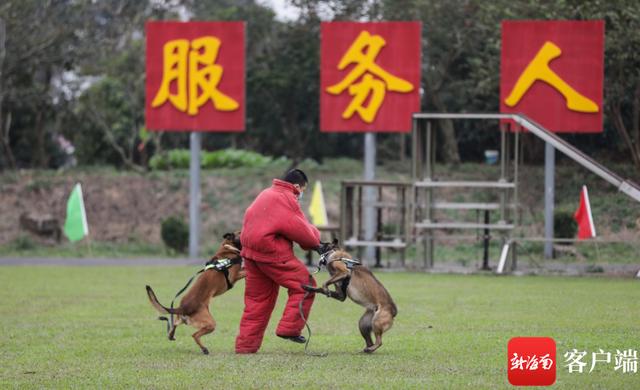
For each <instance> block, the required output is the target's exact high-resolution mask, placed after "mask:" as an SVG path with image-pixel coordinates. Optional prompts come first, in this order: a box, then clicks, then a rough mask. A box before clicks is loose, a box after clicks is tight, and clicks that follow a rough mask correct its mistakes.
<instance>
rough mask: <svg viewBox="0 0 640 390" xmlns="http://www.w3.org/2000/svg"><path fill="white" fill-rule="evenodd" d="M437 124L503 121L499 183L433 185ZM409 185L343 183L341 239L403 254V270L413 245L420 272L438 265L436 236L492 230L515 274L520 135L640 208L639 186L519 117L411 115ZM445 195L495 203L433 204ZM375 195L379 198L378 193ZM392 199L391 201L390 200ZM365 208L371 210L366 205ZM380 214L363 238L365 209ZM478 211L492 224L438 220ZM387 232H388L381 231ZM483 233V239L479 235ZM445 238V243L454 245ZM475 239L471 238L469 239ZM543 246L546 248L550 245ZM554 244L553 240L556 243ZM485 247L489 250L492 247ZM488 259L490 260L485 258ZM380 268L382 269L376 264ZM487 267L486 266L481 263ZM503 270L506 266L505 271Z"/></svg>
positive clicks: (486, 233)
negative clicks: (479, 196) (475, 194)
mask: <svg viewBox="0 0 640 390" xmlns="http://www.w3.org/2000/svg"><path fill="white" fill-rule="evenodd" d="M439 119H468V120H499V121H501V123H500V126H499V127H500V168H499V177H498V178H497V180H495V181H486V180H485V181H461V180H439V178H438V179H436V178H435V163H436V160H435V146H436V139H435V133H436V132H435V131H434V128H433V123H432V122H433V121H434V120H439ZM412 128H413V133H412V145H411V151H412V162H411V180H410V181H408V182H395V181H382V180H354V181H344V182H342V189H341V206H340V211H341V212H340V239H341V242H342V243H344V245H346V246H347V247H354V248H357V249H358V251H361V250H362V249H363V248H365V247H373V248H377V250H378V251H379V250H380V249H392V250H397V251H400V253H401V256H402V257H401V262H402V265H403V266H404V259H405V250H406V249H407V247H408V246H410V245H412V244H416V246H417V247H418V248H420V247H422V248H423V249H424V257H423V261H424V262H423V266H424V267H425V268H430V267H433V265H434V247H435V245H434V242H435V237H436V235H435V232H436V231H437V230H453V231H456V230H467V231H469V230H476V231H477V232H478V235H477V236H476V237H477V238H479V237H487V236H490V234H491V231H492V230H493V231H494V232H497V233H499V235H500V236H501V238H502V241H503V247H504V245H506V244H508V246H507V247H508V248H509V251H510V252H511V259H512V260H511V270H515V267H516V260H517V255H516V253H517V246H518V241H525V240H523V239H521V238H511V232H512V231H513V229H515V228H516V227H517V226H518V224H519V218H520V214H519V212H518V207H517V205H518V183H519V163H520V160H521V159H522V150H521V143H520V131H521V130H522V129H527V130H528V131H529V132H530V133H532V134H534V135H535V136H537V137H538V138H540V139H542V140H544V141H545V142H546V143H547V144H548V145H550V146H551V147H553V148H554V149H555V150H558V151H560V152H561V153H563V154H565V155H566V156H568V157H569V158H571V159H573V160H574V161H576V162H577V163H579V164H580V165H582V166H583V167H585V168H587V169H588V170H589V171H591V172H593V173H595V174H596V175H598V176H600V177H601V178H603V179H604V180H606V181H607V182H609V183H611V184H612V185H614V186H615V187H616V188H617V189H618V190H619V191H621V192H623V193H624V194H626V195H627V196H629V197H631V198H632V199H635V200H636V201H638V202H640V186H638V185H637V184H636V183H633V182H631V181H629V180H624V179H622V178H621V177H620V176H618V175H617V174H615V173H614V172H612V171H610V170H609V169H607V168H606V167H604V166H602V165H601V164H599V163H598V162H596V161H595V160H593V159H592V158H591V157H589V156H587V155H585V154H584V153H582V152H581V151H580V150H578V149H576V148H575V147H573V146H572V145H570V144H569V143H567V142H566V141H564V140H563V139H561V138H560V137H558V136H557V135H555V134H554V133H551V132H550V131H548V130H546V129H545V128H543V127H542V126H540V125H539V124H537V123H536V122H534V121H533V120H531V119H530V118H527V117H526V116H524V115H521V114H467V113H465V114H448V113H417V114H414V115H413V126H412ZM444 188H448V189H455V191H453V192H455V193H456V194H457V193H460V191H461V190H466V191H494V192H495V193H496V194H497V199H496V201H491V202H486V201H485V200H484V199H483V200H482V201H481V202H478V201H476V202H460V201H459V200H458V199H454V200H453V201H448V200H446V199H436V198H435V195H436V194H438V193H439V192H438V191H441V190H442V189H444ZM367 189H371V190H372V192H374V193H376V194H377V195H378V196H377V199H376V200H374V201H370V200H367V196H366V195H365V194H366V192H367ZM376 189H377V191H376ZM391 194H395V197H394V196H390V195H391ZM365 203H366V204H365ZM366 207H372V208H373V209H374V210H376V213H375V214H376V215H377V222H378V223H377V225H378V226H377V228H376V232H375V233H376V234H375V235H373V239H372V238H369V237H370V235H366V237H365V234H364V233H365V224H364V223H363V217H364V214H365V213H364V212H363V211H364V209H365V208H366ZM447 210H451V211H453V212H469V211H471V212H472V211H475V212H476V213H477V215H478V216H479V215H480V213H485V214H484V215H485V216H487V217H489V214H486V213H495V214H494V215H497V217H494V218H493V222H492V221H491V218H485V219H484V223H482V222H480V220H479V218H478V220H476V221H475V222H469V221H438V220H436V216H437V213H443V212H446V211H447ZM383 230H385V231H383ZM480 232H482V233H480ZM455 237H461V236H459V235H458V236H456V235H455V234H453V235H451V234H448V235H447V236H446V237H443V238H445V239H447V240H448V239H454V238H455ZM465 237H470V236H465ZM546 241H549V240H548V239H546ZM551 241H553V242H555V241H556V240H551ZM487 244H488V243H487ZM485 258H486V257H485ZM378 263H379V262H378ZM484 264H485V265H486V263H484ZM503 266H504V264H503Z"/></svg>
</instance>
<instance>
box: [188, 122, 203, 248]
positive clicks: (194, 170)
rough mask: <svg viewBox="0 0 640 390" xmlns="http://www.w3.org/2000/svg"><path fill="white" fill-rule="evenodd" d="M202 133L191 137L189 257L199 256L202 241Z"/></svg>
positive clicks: (193, 133) (194, 133)
mask: <svg viewBox="0 0 640 390" xmlns="http://www.w3.org/2000/svg"><path fill="white" fill-rule="evenodd" d="M201 139H202V135H201V134H200V133H198V132H195V131H194V132H192V133H191V136H190V137H189V146H190V149H191V160H190V162H189V258H191V259H195V258H197V257H198V246H199V241H200V143H201Z"/></svg>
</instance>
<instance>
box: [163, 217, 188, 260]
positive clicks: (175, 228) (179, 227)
mask: <svg viewBox="0 0 640 390" xmlns="http://www.w3.org/2000/svg"><path fill="white" fill-rule="evenodd" d="M160 234H161V236H162V241H164V243H165V245H166V246H168V247H169V248H171V249H173V250H175V251H176V252H180V253H185V252H186V251H187V247H188V246H189V226H187V224H186V222H184V220H182V219H181V218H178V217H169V218H167V219H165V220H163V221H162V227H161V229H160Z"/></svg>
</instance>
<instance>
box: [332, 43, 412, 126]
mask: <svg viewBox="0 0 640 390" xmlns="http://www.w3.org/2000/svg"><path fill="white" fill-rule="evenodd" d="M385 45H386V41H385V40H384V38H382V37H381V36H380V35H371V34H369V32H367V31H362V32H361V33H360V34H359V35H358V37H357V38H356V40H355V41H354V42H353V43H352V44H351V46H350V47H349V49H348V50H347V52H346V53H345V54H344V56H343V57H342V59H341V60H340V63H339V64H338V69H339V70H344V69H345V68H346V67H347V66H349V65H351V64H355V66H354V67H353V69H352V70H351V72H349V74H347V76H346V77H345V78H344V79H342V81H340V82H339V83H337V84H335V85H332V86H330V87H328V88H327V92H329V93H330V94H332V95H339V94H341V93H342V92H344V91H345V90H347V89H348V91H349V95H351V96H353V99H352V100H351V103H350V104H349V106H348V107H347V109H346V110H345V111H344V112H343V113H342V118H344V119H349V118H351V117H352V116H353V114H354V113H356V112H357V113H358V115H359V116H360V118H361V119H362V120H363V121H365V122H366V123H371V122H373V120H374V119H375V117H376V114H377V113H378V110H379V109H380V106H381V105H382V103H383V101H384V97H385V94H386V91H387V90H389V91H392V92H400V93H407V92H411V91H412V90H413V85H412V84H411V83H409V82H408V81H406V80H403V79H401V78H399V77H396V76H394V75H392V74H391V73H389V72H387V71H386V70H384V69H383V68H381V67H380V66H379V65H378V64H376V63H375V59H376V57H377V56H378V54H379V53H380V50H382V48H383V47H384V46H385ZM363 76H364V77H363ZM373 76H376V77H378V78H379V79H380V80H379V79H376V78H374V77H373ZM361 77H362V80H360V81H359V82H356V81H358V79H360V78H361ZM369 96H371V98H370V99H369V104H368V105H367V106H365V101H367V98H369Z"/></svg>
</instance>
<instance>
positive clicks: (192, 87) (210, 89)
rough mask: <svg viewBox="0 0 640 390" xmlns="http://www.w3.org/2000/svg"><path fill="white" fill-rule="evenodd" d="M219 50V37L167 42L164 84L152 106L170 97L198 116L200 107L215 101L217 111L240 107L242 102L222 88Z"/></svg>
mask: <svg viewBox="0 0 640 390" xmlns="http://www.w3.org/2000/svg"><path fill="white" fill-rule="evenodd" d="M219 50H220V40H219V39H218V38H216V37H201V38H197V39H194V40H192V41H188V40H186V39H176V40H172V41H169V42H167V43H166V44H165V45H164V48H163V71H162V83H161V85H160V88H159V89H158V92H157V93H156V96H155V98H154V99H153V102H152V103H151V107H154V108H155V107H159V106H161V105H163V104H164V103H166V102H167V100H168V101H169V102H170V103H171V104H172V105H173V106H174V107H175V108H176V109H178V110H179V111H182V112H186V113H187V114H189V115H197V114H198V111H199V109H200V107H202V106H203V105H205V104H206V103H207V102H208V101H209V100H211V101H212V102H213V106H214V107H215V108H216V110H219V111H233V110H236V109H237V108H238V107H239V104H238V102H237V101H235V100H234V99H232V98H231V97H229V96H227V95H225V94H224V93H222V92H220V90H219V89H218V84H219V83H220V80H221V78H222V72H223V69H222V66H220V65H217V64H216V63H215V62H216V59H217V57H218V51H219ZM174 82H175V92H172V91H171V85H172V83H174Z"/></svg>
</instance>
